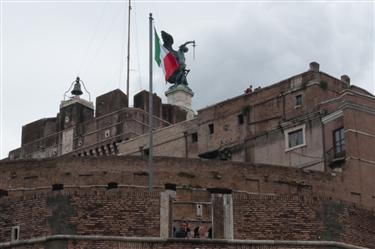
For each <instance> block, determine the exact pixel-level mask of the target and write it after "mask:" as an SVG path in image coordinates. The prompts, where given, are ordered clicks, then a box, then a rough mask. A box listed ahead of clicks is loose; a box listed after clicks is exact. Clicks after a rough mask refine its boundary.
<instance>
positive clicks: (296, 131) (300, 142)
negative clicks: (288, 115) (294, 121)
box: [284, 125, 306, 151]
mask: <svg viewBox="0 0 375 249" xmlns="http://www.w3.org/2000/svg"><path fill="white" fill-rule="evenodd" d="M284 133H285V148H286V151H288V150H291V149H295V148H299V147H302V146H304V145H306V141H305V125H300V126H297V127H294V128H291V129H288V130H286V131H285V132H284Z"/></svg>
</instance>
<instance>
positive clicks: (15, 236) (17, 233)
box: [11, 226, 20, 241]
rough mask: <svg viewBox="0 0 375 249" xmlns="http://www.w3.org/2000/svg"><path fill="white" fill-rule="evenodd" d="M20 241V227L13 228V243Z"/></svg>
mask: <svg viewBox="0 0 375 249" xmlns="http://www.w3.org/2000/svg"><path fill="white" fill-rule="evenodd" d="M19 239H20V226H13V227H12V234H11V241H17V240H19Z"/></svg>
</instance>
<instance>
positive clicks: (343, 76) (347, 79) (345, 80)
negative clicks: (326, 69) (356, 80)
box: [341, 74, 350, 85]
mask: <svg viewBox="0 0 375 249" xmlns="http://www.w3.org/2000/svg"><path fill="white" fill-rule="evenodd" d="M341 81H342V82H344V83H346V84H348V85H350V78H349V76H348V75H346V74H344V75H341Z"/></svg>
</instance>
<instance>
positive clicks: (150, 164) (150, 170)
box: [148, 13, 153, 192]
mask: <svg viewBox="0 0 375 249" xmlns="http://www.w3.org/2000/svg"><path fill="white" fill-rule="evenodd" d="M152 21H153V18H152V13H150V17H149V22H150V33H149V35H150V40H149V41H150V44H149V45H150V55H149V56H150V57H149V59H150V61H149V63H150V75H149V80H150V90H149V98H148V105H149V108H148V109H149V117H148V122H149V157H148V191H149V192H152V185H153V182H152V181H153V179H152V178H153V144H152V143H153V141H152V140H153V139H152V132H153V131H152V130H153V129H152V128H153V124H152V118H153V117H152V116H153V103H152V102H153V91H152Z"/></svg>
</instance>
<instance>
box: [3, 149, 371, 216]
mask: <svg viewBox="0 0 375 249" xmlns="http://www.w3.org/2000/svg"><path fill="white" fill-rule="evenodd" d="M147 167H148V166H147V160H145V159H144V158H142V157H120V156H113V157H110V156H109V157H91V158H90V157H87V158H69V157H62V158H59V159H53V160H52V159H50V160H29V161H27V160H25V161H9V162H1V163H0V189H5V190H9V195H12V196H14V195H19V194H22V191H23V190H22V189H23V188H26V190H25V191H31V190H27V189H29V188H40V187H42V188H43V187H44V188H45V189H46V190H47V191H50V190H51V186H52V185H53V184H55V183H62V184H64V185H65V187H66V188H68V187H79V186H87V185H104V186H106V185H107V184H108V183H109V182H117V183H118V184H123V185H142V186H147V171H148V168H147ZM354 173H355V171H354ZM342 177H343V175H342V174H341V173H336V174H334V175H331V174H330V173H319V172H304V171H303V170H298V169H293V168H287V167H277V166H268V165H253V164H247V163H236V162H231V161H227V162H225V161H215V160H213V161H202V160H199V159H189V160H186V159H182V158H155V160H154V185H155V186H162V187H163V185H164V184H165V183H168V182H169V183H176V184H177V185H178V186H180V187H182V186H185V187H186V188H212V187H225V188H230V189H233V190H240V191H248V192H255V193H272V194H299V195H305V194H316V195H321V196H327V197H332V198H333V199H335V200H345V201H353V200H352V197H351V186H347V185H346V184H347V183H346V182H343V181H342V179H343V178H342ZM354 177H356V176H354ZM354 179H355V178H354ZM366 184H367V183H366ZM355 186H356V187H358V186H359V187H360V186H362V182H356V185H355ZM366 186H367V185H366ZM17 189H21V190H17ZM33 191H35V190H33ZM363 191H368V192H369V191H371V189H370V190H366V189H364V188H363ZM354 203H358V204H362V205H364V206H365V207H366V208H368V209H373V208H374V204H373V203H372V202H370V201H368V202H362V203H360V202H357V201H356V200H354Z"/></svg>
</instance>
